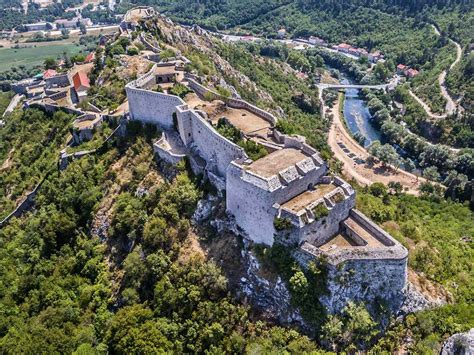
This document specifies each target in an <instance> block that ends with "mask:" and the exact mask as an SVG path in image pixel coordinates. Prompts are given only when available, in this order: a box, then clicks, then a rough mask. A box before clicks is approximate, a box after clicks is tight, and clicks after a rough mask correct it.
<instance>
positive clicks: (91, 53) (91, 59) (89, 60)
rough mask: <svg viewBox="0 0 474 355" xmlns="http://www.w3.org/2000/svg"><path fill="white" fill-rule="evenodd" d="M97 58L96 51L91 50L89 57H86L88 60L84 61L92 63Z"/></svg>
mask: <svg viewBox="0 0 474 355" xmlns="http://www.w3.org/2000/svg"><path fill="white" fill-rule="evenodd" d="M94 59H95V53H94V52H90V53H89V54H88V55H87V57H86V60H85V61H84V63H91V62H93V61H94Z"/></svg>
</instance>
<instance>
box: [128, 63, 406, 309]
mask: <svg viewBox="0 0 474 355" xmlns="http://www.w3.org/2000/svg"><path fill="white" fill-rule="evenodd" d="M155 67H156V66H154V68H155ZM153 73H154V69H153V68H152V70H150V72H149V73H147V74H145V75H144V76H143V77H141V78H139V79H137V80H135V81H134V82H131V83H129V84H128V85H127V86H126V91H127V96H128V100H129V107H130V118H131V119H132V120H140V121H143V122H148V123H154V124H157V125H158V126H160V127H161V128H162V129H164V130H165V132H164V133H163V135H162V137H161V138H160V139H159V140H158V141H157V142H156V143H155V145H154V147H155V151H156V152H157V154H158V155H159V156H160V157H161V158H162V159H164V160H165V161H167V162H168V163H171V164H176V163H177V162H178V161H180V160H181V159H182V158H183V157H184V156H187V157H189V158H190V162H191V166H192V167H196V168H193V169H194V170H195V171H196V172H199V173H201V172H204V173H205V176H207V177H208V178H209V180H210V181H211V182H212V183H213V184H214V185H216V187H217V188H218V189H220V190H222V189H225V190H226V209H227V212H228V214H229V215H231V216H233V218H234V219H235V223H236V224H237V226H238V227H239V230H240V231H241V233H242V234H243V235H244V236H245V237H247V238H249V239H251V240H252V241H254V242H256V243H263V244H266V245H272V244H273V243H274V242H275V241H276V242H278V243H283V244H287V245H289V246H291V247H295V249H294V250H295V252H294V256H295V259H296V260H297V261H298V262H299V263H301V265H302V266H304V267H306V266H307V265H308V263H309V262H311V261H313V260H319V259H320V258H321V257H324V258H325V259H326V260H328V265H329V275H328V287H329V291H330V295H329V296H328V297H326V298H325V299H324V300H323V302H325V304H326V305H327V307H328V309H329V310H331V311H334V312H336V311H338V310H340V309H341V308H342V307H344V305H345V304H347V302H348V300H374V299H375V298H376V297H380V298H382V299H387V300H390V305H391V307H392V308H393V309H397V307H398V306H399V305H400V304H401V302H402V300H403V292H404V290H405V287H406V283H407V276H406V270H407V256H408V252H407V250H406V249H405V248H404V247H403V246H401V245H400V244H399V243H398V242H397V241H396V240H395V239H393V238H392V237H391V236H390V235H388V234H387V233H386V232H384V231H383V230H382V229H381V228H379V227H378V226H377V225H375V224H374V223H373V222H371V221H370V220H369V219H368V218H367V217H365V216H364V215H362V214H361V213H360V212H358V211H356V210H355V209H354V207H355V192H354V190H353V189H352V187H351V186H350V185H349V184H347V183H346V182H344V181H343V180H342V179H340V178H338V177H334V176H325V175H326V174H327V165H326V163H325V162H324V161H323V160H322V159H321V157H320V156H319V153H318V152H317V151H316V150H315V149H314V148H312V147H311V146H309V145H307V144H306V143H305V141H304V138H302V137H298V136H288V135H284V134H281V133H280V132H278V131H277V130H276V129H275V128H271V130H270V131H271V135H272V138H271V139H270V140H268V143H269V144H271V145H272V147H273V148H274V149H271V150H269V154H268V155H267V156H265V157H263V158H261V159H259V160H257V161H252V160H251V159H249V158H248V157H247V155H246V153H245V151H244V150H243V149H242V148H241V147H239V146H238V145H236V144H234V143H233V142H231V141H229V140H228V139H226V138H225V137H223V136H221V135H220V134H219V133H218V132H217V131H216V130H215V129H214V127H213V126H212V124H211V120H210V119H209V118H208V116H207V114H206V113H205V112H203V111H200V110H196V109H192V108H190V107H189V106H188V105H187V104H186V103H185V102H184V101H183V100H182V99H181V98H179V97H176V96H173V95H168V94H164V93H157V92H153V91H150V90H148V89H147V88H150V87H152V86H153V85H155V82H154V74H153ZM184 79H185V81H186V83H185V84H187V85H188V87H189V88H191V89H192V90H193V91H194V92H195V93H197V94H198V95H200V96H205V97H206V98H212V99H219V100H222V101H224V103H225V104H226V105H227V106H228V107H235V108H243V109H245V110H248V111H249V112H252V113H253V114H255V115H257V116H258V117H260V118H262V119H263V120H265V121H267V122H270V123H271V126H272V127H273V126H274V124H275V123H276V118H275V117H274V116H273V115H271V114H270V113H268V112H265V111H263V110H262V109H260V108H257V107H255V106H254V105H251V104H249V103H246V102H245V101H243V100H236V99H230V98H226V97H223V96H221V95H219V94H218V93H216V92H215V91H212V90H210V89H208V88H206V87H205V86H203V85H202V84H200V83H199V82H198V80H199V78H197V77H195V76H193V75H190V74H185V75H184ZM183 83H184V81H183ZM174 114H176V122H173V115H174ZM243 116H244V117H245V115H243ZM176 130H177V132H176ZM198 165H200V166H199V167H198ZM319 204H323V206H324V207H325V208H326V209H327V215H325V216H324V217H323V218H321V217H317V216H316V214H315V213H316V212H315V207H316V206H317V205H319ZM277 217H278V218H282V219H285V220H288V221H289V222H290V224H291V228H288V229H287V230H283V231H277V230H276V229H275V220H276V218H277Z"/></svg>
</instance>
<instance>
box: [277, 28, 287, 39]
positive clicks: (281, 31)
mask: <svg viewBox="0 0 474 355" xmlns="http://www.w3.org/2000/svg"><path fill="white" fill-rule="evenodd" d="M277 33H278V38H285V37H286V30H285V29H284V28H280V29H279V30H278V32H277Z"/></svg>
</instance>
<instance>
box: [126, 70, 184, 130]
mask: <svg viewBox="0 0 474 355" xmlns="http://www.w3.org/2000/svg"><path fill="white" fill-rule="evenodd" d="M156 67H157V66H156V64H155V65H154V66H153V67H152V68H151V69H150V70H149V71H148V73H146V74H145V75H143V76H142V77H140V78H139V79H137V80H134V81H132V82H130V83H128V84H127V85H126V86H125V91H126V93H127V98H128V105H129V110H130V118H131V119H138V120H140V121H142V122H145V123H152V124H156V125H158V126H160V127H163V128H165V129H172V128H173V113H175V112H176V107H177V106H180V105H183V104H184V101H183V100H182V99H181V98H179V97H178V96H174V95H167V94H164V93H161V92H155V91H151V90H148V89H149V88H151V87H152V86H153V85H155V84H156V77H155V70H156Z"/></svg>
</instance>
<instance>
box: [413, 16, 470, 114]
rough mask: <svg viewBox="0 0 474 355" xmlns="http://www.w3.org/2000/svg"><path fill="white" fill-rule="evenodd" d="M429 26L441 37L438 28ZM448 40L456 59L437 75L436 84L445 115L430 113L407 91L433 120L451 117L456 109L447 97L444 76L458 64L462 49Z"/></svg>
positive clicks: (426, 106) (429, 110)
mask: <svg viewBox="0 0 474 355" xmlns="http://www.w3.org/2000/svg"><path fill="white" fill-rule="evenodd" d="M431 26H432V27H433V30H434V32H435V33H436V34H437V35H438V36H441V33H440V32H439V30H438V28H437V27H436V26H435V25H433V24H432V25H431ZM448 39H449V41H450V42H451V43H452V44H454V46H455V47H456V59H455V60H454V62H452V63H451V65H450V66H449V68H448V69H446V70H443V71H442V72H441V74H439V76H438V83H439V87H440V89H441V94H442V95H443V97H444V98H445V99H446V107H445V112H446V113H444V114H442V115H437V114H434V113H433V112H431V109H430V107H429V106H428V105H427V104H426V103H425V102H424V101H423V100H422V99H420V98H419V97H418V96H416V94H415V93H414V92H413V91H412V90H410V91H409V92H410V95H411V96H412V97H413V98H414V99H415V100H416V101H417V102H418V103H419V104H420V105H421V106H422V107H423V109H424V110H425V112H426V114H427V115H428V116H429V117H430V118H434V119H442V118H446V117H447V116H448V115H452V114H453V113H454V112H455V111H456V107H457V105H456V102H455V101H454V100H453V98H452V97H451V96H450V95H449V92H448V89H447V88H446V75H447V74H448V71H449V70H452V69H453V68H454V67H455V66H456V65H457V64H458V63H459V62H460V60H461V56H462V48H461V46H460V45H459V43H457V42H455V41H454V40H452V39H451V38H448Z"/></svg>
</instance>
